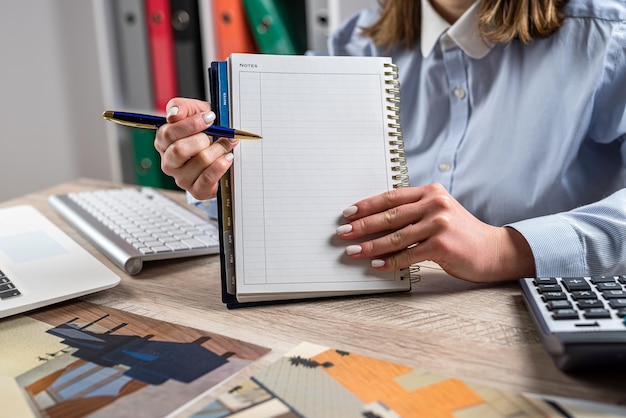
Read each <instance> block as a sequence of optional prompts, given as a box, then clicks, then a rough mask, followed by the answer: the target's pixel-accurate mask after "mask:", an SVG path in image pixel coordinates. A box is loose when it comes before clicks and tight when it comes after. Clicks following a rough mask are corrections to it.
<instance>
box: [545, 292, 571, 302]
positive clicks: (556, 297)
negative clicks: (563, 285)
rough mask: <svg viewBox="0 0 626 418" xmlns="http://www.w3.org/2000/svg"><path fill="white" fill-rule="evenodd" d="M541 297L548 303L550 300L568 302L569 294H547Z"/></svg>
mask: <svg viewBox="0 0 626 418" xmlns="http://www.w3.org/2000/svg"><path fill="white" fill-rule="evenodd" d="M541 295H542V296H543V299H544V300H545V301H546V302H547V301H549V300H567V294H566V293H565V292H545V293H542V294H541Z"/></svg>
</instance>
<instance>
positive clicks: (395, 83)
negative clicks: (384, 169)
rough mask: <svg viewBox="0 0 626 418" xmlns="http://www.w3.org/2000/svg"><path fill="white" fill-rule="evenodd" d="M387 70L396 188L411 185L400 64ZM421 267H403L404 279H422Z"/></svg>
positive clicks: (392, 160)
mask: <svg viewBox="0 0 626 418" xmlns="http://www.w3.org/2000/svg"><path fill="white" fill-rule="evenodd" d="M385 67H386V68H387V70H386V71H385V77H386V79H385V84H387V88H386V89H385V92H386V93H387V103H388V104H387V110H388V111H389V114H388V115H387V119H389V123H387V126H388V127H389V136H390V137H391V139H390V140H389V145H391V151H390V152H391V154H392V157H391V162H392V163H394V164H395V165H394V166H393V167H392V168H391V169H392V170H393V171H394V172H395V174H394V175H393V176H392V178H393V179H394V180H396V181H397V183H395V184H394V185H393V187H394V189H397V188H398V187H409V169H408V168H407V166H406V153H405V151H404V140H403V139H402V127H401V125H400V81H399V80H398V66H397V65H396V64H392V63H385ZM419 271H420V267H419V266H418V265H413V266H410V267H408V268H406V269H403V270H402V272H403V275H402V279H403V280H405V279H408V280H411V284H414V283H417V282H419V281H420V279H421V276H420V274H419Z"/></svg>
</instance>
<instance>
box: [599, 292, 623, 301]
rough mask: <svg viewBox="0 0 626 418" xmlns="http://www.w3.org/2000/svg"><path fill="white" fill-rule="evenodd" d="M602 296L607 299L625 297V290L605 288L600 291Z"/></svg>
mask: <svg viewBox="0 0 626 418" xmlns="http://www.w3.org/2000/svg"><path fill="white" fill-rule="evenodd" d="M602 296H604V297H605V298H607V299H619V298H626V291H624V290H605V291H603V292H602Z"/></svg>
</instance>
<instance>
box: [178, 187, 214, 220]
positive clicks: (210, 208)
mask: <svg viewBox="0 0 626 418" xmlns="http://www.w3.org/2000/svg"><path fill="white" fill-rule="evenodd" d="M185 194H186V195H187V203H189V204H190V205H193V206H195V207H197V208H198V209H200V210H201V211H203V212H204V213H206V214H207V216H208V217H209V218H210V219H217V198H215V197H214V198H212V199H206V200H198V199H196V198H195V197H193V196H192V195H191V193H189V192H185Z"/></svg>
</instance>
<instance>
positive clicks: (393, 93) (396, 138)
mask: <svg viewBox="0 0 626 418" xmlns="http://www.w3.org/2000/svg"><path fill="white" fill-rule="evenodd" d="M385 67H386V68H387V70H386V71H385V77H386V79H385V84H387V88H386V89H385V92H386V93H387V103H388V104H387V110H388V111H389V113H388V114H387V118H388V119H389V123H387V126H388V127H389V136H390V137H391V139H390V141H389V145H391V147H392V148H391V151H390V152H391V154H392V157H391V162H393V163H394V164H395V165H394V166H393V167H392V168H391V169H392V170H393V171H394V172H396V173H395V174H394V175H393V177H392V178H393V179H394V180H396V181H397V183H395V184H394V185H393V187H394V188H398V187H409V170H408V168H407V167H406V154H405V151H404V141H403V139H402V127H401V126H400V81H399V80H398V66H397V65H396V64H392V63H385Z"/></svg>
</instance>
